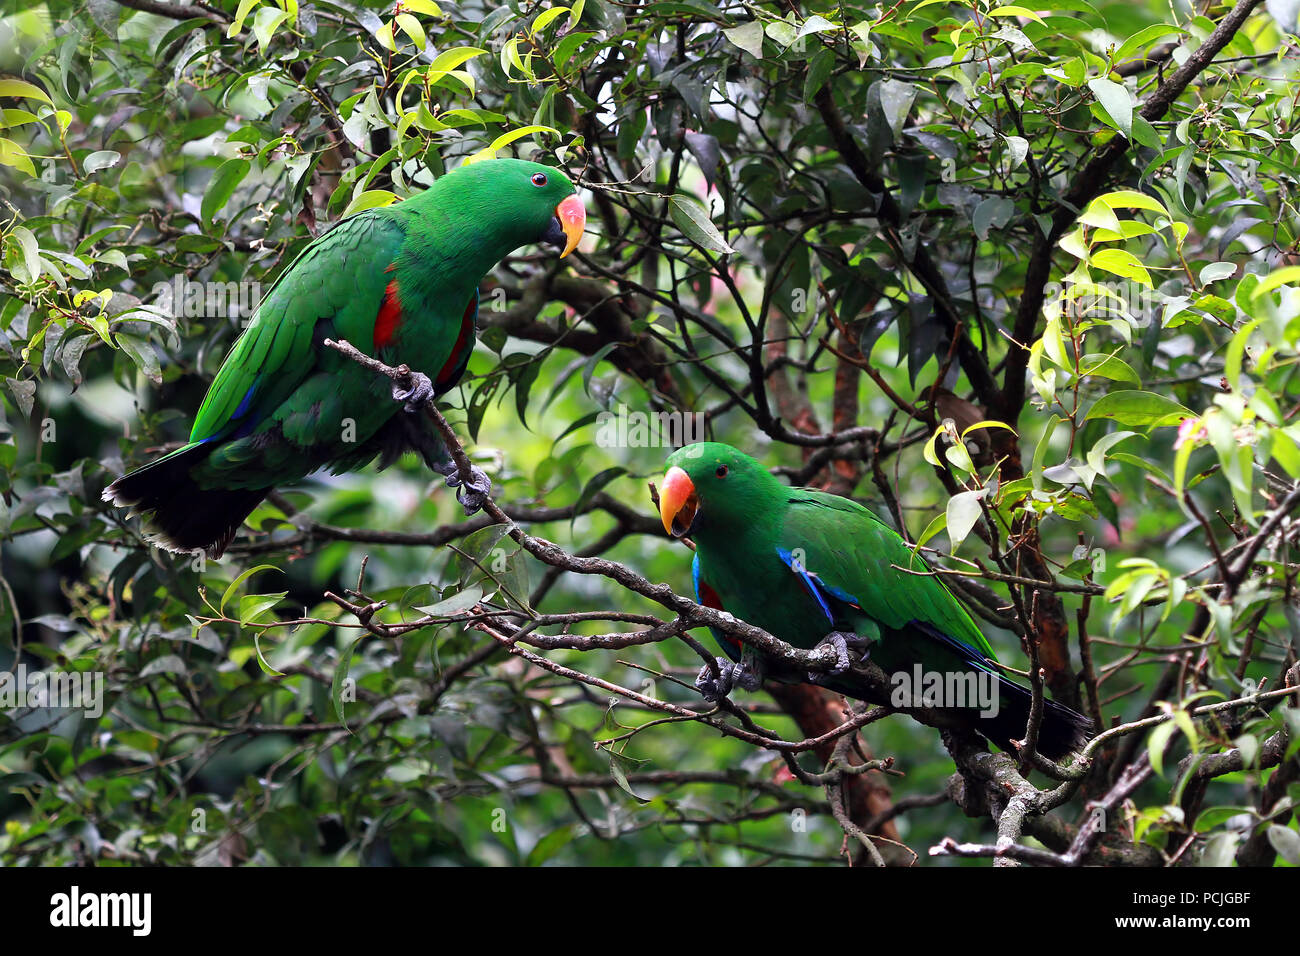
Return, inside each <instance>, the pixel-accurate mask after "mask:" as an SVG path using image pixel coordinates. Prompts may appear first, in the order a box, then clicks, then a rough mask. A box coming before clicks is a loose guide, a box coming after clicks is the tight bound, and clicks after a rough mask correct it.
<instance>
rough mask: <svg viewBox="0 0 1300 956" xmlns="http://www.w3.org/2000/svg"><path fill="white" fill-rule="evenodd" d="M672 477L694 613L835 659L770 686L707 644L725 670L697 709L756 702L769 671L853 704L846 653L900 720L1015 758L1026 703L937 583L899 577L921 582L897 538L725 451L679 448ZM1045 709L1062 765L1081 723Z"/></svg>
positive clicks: (663, 500) (755, 666)
mask: <svg viewBox="0 0 1300 956" xmlns="http://www.w3.org/2000/svg"><path fill="white" fill-rule="evenodd" d="M668 465H669V469H668V474H667V475H666V476H665V478H664V481H663V487H662V488H661V489H660V491H659V503H660V513H661V517H662V518H663V523H664V529H665V530H666V531H667V532H668V533H669V534H670V535H673V536H675V537H684V536H686V535H689V536H690V537H691V539H692V540H693V541H694V542H695V561H694V566H693V569H692V570H693V577H694V580H695V593H696V600H697V601H698V602H699V603H700V604H703V605H705V606H707V607H712V608H717V609H718V610H723V611H726V612H728V613H730V614H732V615H734V616H735V617H738V618H740V619H741V620H743V621H746V622H748V623H749V624H752V625H754V626H756V627H760V628H762V629H763V630H765V631H767V632H768V633H769V634H772V635H773V636H774V637H779V638H781V639H782V640H784V641H786V642H787V643H789V644H791V645H793V646H794V647H800V648H805V649H811V648H814V647H817V646H819V645H821V644H823V643H825V644H829V645H830V646H831V647H833V648H834V649H835V655H836V663H835V666H834V668H833V669H832V670H831V671H830V672H829V673H828V674H808V673H803V672H800V673H790V672H789V669H788V668H786V672H785V673H780V672H779V671H778V668H777V667H776V666H774V665H773V663H772V662H771V661H764V659H762V658H761V657H759V656H757V654H756V653H754V652H753V650H752V648H749V647H748V646H745V645H743V644H741V643H740V642H738V641H736V640H735V639H734V638H730V637H727V636H726V635H724V634H721V633H719V632H718V631H716V630H715V631H714V636H715V637H716V638H717V639H718V643H719V645H720V646H721V647H722V649H723V650H724V651H725V652H726V653H727V655H728V657H729V658H730V660H728V659H727V658H722V657H720V658H718V659H717V665H718V670H719V673H720V675H721V676H720V679H719V678H714V677H713V676H712V672H711V671H710V669H709V668H708V667H707V666H706V667H704V668H703V669H701V671H700V675H699V677H698V678H697V679H696V682H695V683H696V686H697V687H698V688H699V689H700V691H701V692H702V693H703V694H704V696H705V697H706V698H708V699H710V700H717V699H718V698H719V697H721V696H724V695H725V694H727V693H728V692H729V691H730V690H731V688H732V687H733V686H740V687H743V688H745V689H746V690H755V689H757V688H758V686H759V684H760V683H761V681H762V679H763V676H764V671H765V670H766V671H770V672H771V674H770V676H773V677H775V678H776V679H778V680H784V681H787V682H801V681H805V680H812V681H814V682H816V683H820V684H823V685H824V686H827V687H830V688H831V689H833V690H835V691H838V692H839V693H842V694H846V695H848V696H850V697H858V698H860V699H861V698H862V697H863V694H862V688H861V687H859V686H855V678H854V675H853V673H852V671H851V670H850V667H851V666H852V663H853V662H852V658H851V656H850V650H851V649H852V650H856V651H860V652H862V653H863V654H864V656H869V657H870V659H871V660H872V661H874V662H875V663H876V664H878V665H879V666H880V667H881V668H882V669H883V670H884V671H885V673H886V674H888V675H889V677H890V682H891V691H894V692H897V691H902V692H903V694H902V697H901V698H900V699H901V701H902V704H901V705H902V706H909V705H917V704H922V703H924V704H927V705H931V706H938V707H941V708H943V709H945V710H949V711H950V712H951V713H953V714H954V715H956V716H958V718H959V720H960V721H961V722H962V723H963V724H966V725H967V726H969V727H970V728H971V729H973V730H976V731H978V732H979V733H980V734H982V735H983V736H984V737H986V738H988V739H989V740H991V741H992V742H993V743H995V744H997V745H998V746H999V747H1001V748H1002V749H1003V750H1008V751H1011V752H1014V749H1013V748H1012V746H1011V741H1012V740H1016V739H1020V738H1023V737H1024V735H1025V730H1026V726H1027V723H1028V718H1029V708H1030V702H1031V699H1032V698H1031V693H1030V691H1029V690H1028V688H1025V687H1023V686H1021V685H1020V684H1017V683H1014V682H1012V681H1010V680H1007V679H1006V678H1005V677H1003V676H1002V673H1001V671H1000V670H999V669H998V667H997V666H996V664H995V660H996V659H995V657H994V656H993V650H992V648H990V647H989V644H988V641H987V640H985V638H984V635H983V634H981V633H980V629H979V628H978V627H977V626H976V624H975V622H974V621H973V620H972V619H971V616H970V614H969V613H968V612H967V611H966V609H965V608H964V607H963V606H962V605H961V604H960V603H959V602H958V601H957V599H956V598H955V597H953V595H952V592H950V591H949V590H948V588H947V587H946V586H945V585H944V584H943V582H942V581H940V579H939V578H938V577H937V576H935V575H934V574H930V573H919V574H914V573H909V572H908V571H905V570H900V569H903V568H908V569H912V570H914V571H917V572H929V571H930V568H929V566H928V565H927V564H926V563H925V561H924V560H923V559H922V558H921V557H920V556H919V555H917V554H916V553H915V552H914V551H913V550H912V548H910V547H909V546H908V545H907V543H906V542H905V541H904V540H903V539H902V537H900V536H899V535H898V534H897V532H895V531H894V530H893V529H892V528H890V527H889V526H888V525H886V524H885V523H884V522H883V521H882V520H881V519H880V518H878V517H877V516H876V515H875V514H874V513H872V512H871V511H870V510H869V509H867V508H865V507H863V506H862V505H860V504H858V503H857V502H855V501H850V500H849V499H848V498H841V497H839V496H838V495H831V494H826V493H825V492H820V491H813V490H810V489H805V488H791V487H789V486H787V485H783V484H782V483H781V482H780V481H778V480H777V479H776V478H775V477H774V476H773V475H772V474H771V473H770V472H769V471H768V470H767V469H766V468H764V467H763V466H762V465H760V464H759V463H758V462H757V461H755V460H754V459H753V458H750V457H749V456H748V455H745V454H742V453H741V452H739V451H737V450H736V449H734V448H732V447H731V446H730V445H723V444H719V443H716V442H700V443H698V444H694V445H687V446H686V447H684V448H680V449H678V450H677V451H675V452H674V453H673V454H672V455H671V456H669V458H668ZM733 662H734V663H733ZM946 695H947V696H946ZM949 697H951V698H952V699H949ZM958 697H960V698H961V699H957V698H958ZM891 702H893V703H895V704H896V705H899V703H898V701H891ZM878 703H883V701H878ZM1044 704H1045V706H1044V713H1043V722H1042V724H1041V728H1040V731H1039V742H1038V747H1039V750H1040V752H1042V753H1044V754H1046V755H1047V756H1049V757H1053V758H1059V757H1062V756H1064V755H1065V754H1067V753H1069V752H1070V751H1072V750H1076V749H1077V748H1078V747H1080V746H1081V745H1082V744H1083V742H1084V741H1085V740H1086V738H1087V733H1088V731H1089V721H1088V719H1087V718H1086V717H1084V716H1083V715H1081V714H1078V713H1075V712H1074V711H1073V710H1071V709H1070V708H1068V707H1064V706H1062V705H1060V704H1058V703H1056V702H1055V701H1051V700H1047V701H1044ZM963 715H969V723H968V724H967V722H966V720H965V718H964V716H963Z"/></svg>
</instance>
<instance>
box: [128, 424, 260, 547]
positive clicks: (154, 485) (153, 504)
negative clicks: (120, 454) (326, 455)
mask: <svg viewBox="0 0 1300 956" xmlns="http://www.w3.org/2000/svg"><path fill="white" fill-rule="evenodd" d="M211 451H212V449H211V448H210V447H209V446H207V445H202V444H195V445H190V446H188V447H186V448H182V449H180V450H179V451H176V452H173V453H172V454H170V455H167V456H165V457H163V458H159V459H158V460H157V461H154V462H150V463H149V464H147V465H145V466H144V467H143V468H138V469H136V470H135V471H133V472H131V473H130V474H127V475H123V476H122V477H121V478H119V479H117V481H115V482H113V483H112V484H111V485H109V486H108V487H107V488H106V489H104V500H105V501H108V502H111V503H113V504H116V505H120V506H122V507H130V508H131V509H132V511H134V512H135V513H136V514H139V515H142V516H143V517H144V519H145V523H146V525H147V526H148V534H147V537H148V538H149V540H151V541H153V542H155V543H157V544H158V545H159V546H160V547H163V548H165V549H167V550H168V551H187V552H194V551H206V552H207V554H208V557H210V558H213V559H216V558H219V557H221V555H222V553H223V552H224V551H225V550H226V548H227V547H229V545H230V542H231V540H232V539H233V538H234V537H235V532H236V531H238V530H239V526H240V525H241V524H243V523H244V519H245V518H247V517H248V516H249V515H250V514H251V513H252V511H253V509H254V508H256V507H257V506H258V504H259V503H261V501H262V499H263V498H265V497H266V495H267V492H269V491H270V490H271V489H270V488H200V487H199V486H198V484H196V483H195V481H194V479H193V478H192V477H191V476H190V471H191V469H192V468H194V466H195V465H198V464H201V463H202V462H203V460H204V459H206V458H207V457H208V455H209V454H210V453H211Z"/></svg>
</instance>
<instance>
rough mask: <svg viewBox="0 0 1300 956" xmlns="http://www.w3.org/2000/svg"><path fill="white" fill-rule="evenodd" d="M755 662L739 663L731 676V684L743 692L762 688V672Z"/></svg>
mask: <svg viewBox="0 0 1300 956" xmlns="http://www.w3.org/2000/svg"><path fill="white" fill-rule="evenodd" d="M756 665H757V661H754V662H748V661H741V662H740V663H739V664H737V665H736V669H735V670H734V671H733V672H732V674H731V682H732V683H733V684H734V685H735V686H737V687H739V688H741V689H743V690H758V689H759V688H760V687H762V686H763V672H762V670H761V669H760V668H759V667H758V666H756Z"/></svg>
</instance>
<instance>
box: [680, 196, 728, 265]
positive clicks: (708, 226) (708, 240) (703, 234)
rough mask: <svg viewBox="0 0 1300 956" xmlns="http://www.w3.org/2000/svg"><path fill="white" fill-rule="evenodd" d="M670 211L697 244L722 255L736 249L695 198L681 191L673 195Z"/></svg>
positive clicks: (689, 237)
mask: <svg viewBox="0 0 1300 956" xmlns="http://www.w3.org/2000/svg"><path fill="white" fill-rule="evenodd" d="M668 211H669V213H670V214H671V215H672V217H673V222H675V223H676V224H677V227H678V228H679V229H681V231H682V232H683V233H684V234H685V235H686V238H688V239H690V240H691V241H692V242H694V243H695V244H696V245H698V246H702V247H703V248H705V249H708V250H709V251H710V252H717V253H720V254H721V255H730V254H731V253H733V252H735V251H736V250H735V249H733V248H731V246H729V245H727V241H726V240H725V239H723V238H722V233H720V232H718V229H717V227H716V226H715V225H713V222H712V220H711V219H709V214H708V213H707V212H706V211H705V209H704V207H703V206H701V205H700V204H699V203H698V202H696V201H695V200H694V199H691V198H689V197H687V196H683V195H681V194H680V193H679V194H677V195H675V196H672V197H671V198H670V199H669V200H668Z"/></svg>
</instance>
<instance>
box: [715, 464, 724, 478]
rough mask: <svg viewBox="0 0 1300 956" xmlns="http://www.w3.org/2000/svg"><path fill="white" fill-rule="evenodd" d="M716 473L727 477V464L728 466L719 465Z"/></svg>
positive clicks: (720, 476) (721, 476)
mask: <svg viewBox="0 0 1300 956" xmlns="http://www.w3.org/2000/svg"><path fill="white" fill-rule="evenodd" d="M714 474H715V475H717V476H718V477H719V478H726V477H727V466H726V465H719V466H718V470H717V471H715V472H714Z"/></svg>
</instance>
